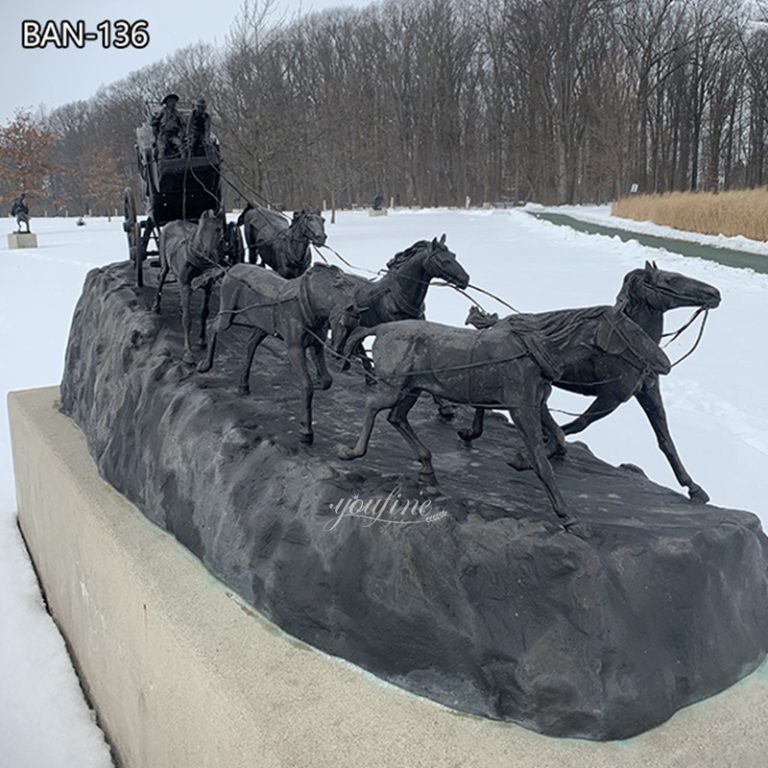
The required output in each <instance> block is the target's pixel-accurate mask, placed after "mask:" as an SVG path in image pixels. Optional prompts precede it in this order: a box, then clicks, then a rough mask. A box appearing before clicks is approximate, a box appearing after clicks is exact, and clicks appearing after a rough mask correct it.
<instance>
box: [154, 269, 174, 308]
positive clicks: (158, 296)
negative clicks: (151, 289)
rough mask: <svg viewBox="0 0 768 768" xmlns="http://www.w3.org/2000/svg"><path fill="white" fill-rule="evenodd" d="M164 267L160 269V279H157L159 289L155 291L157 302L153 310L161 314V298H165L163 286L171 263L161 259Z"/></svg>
mask: <svg viewBox="0 0 768 768" xmlns="http://www.w3.org/2000/svg"><path fill="white" fill-rule="evenodd" d="M161 261H162V267H161V269H160V279H159V280H158V281H157V291H155V303H154V304H153V305H152V311H153V312H157V313H158V314H160V300H161V299H162V298H163V286H164V285H165V279H166V278H167V277H168V270H169V269H170V268H171V265H170V264H168V262H167V261H166V260H165V259H161Z"/></svg>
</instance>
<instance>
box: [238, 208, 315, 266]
mask: <svg viewBox="0 0 768 768" xmlns="http://www.w3.org/2000/svg"><path fill="white" fill-rule="evenodd" d="M324 222H325V220H324V219H323V217H322V215H321V214H320V211H305V210H301V211H296V212H295V213H294V214H293V218H292V219H291V221H290V223H288V221H287V220H286V218H285V216H283V215H282V214H281V213H279V212H277V211H270V210H269V209H268V208H264V207H263V206H261V205H257V204H256V203H248V205H247V206H246V208H245V210H244V211H243V212H242V213H241V214H240V217H239V218H238V220H237V223H238V225H240V224H242V225H243V226H244V227H245V242H246V243H247V245H248V261H249V262H250V263H251V264H256V261H257V257H258V256H261V261H262V264H263V265H264V266H268V267H271V268H272V269H274V270H275V272H277V273H278V274H280V275H282V276H283V277H285V278H289V279H290V278H293V277H298V276H299V275H301V274H303V273H304V272H306V271H307V269H309V265H310V264H311V263H312V254H311V252H310V250H309V245H310V243H311V244H313V245H316V246H322V245H325V240H326V235H325V223H324Z"/></svg>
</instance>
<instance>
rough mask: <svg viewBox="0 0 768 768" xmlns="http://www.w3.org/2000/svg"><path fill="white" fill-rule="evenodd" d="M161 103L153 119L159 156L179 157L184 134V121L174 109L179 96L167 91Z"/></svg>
mask: <svg viewBox="0 0 768 768" xmlns="http://www.w3.org/2000/svg"><path fill="white" fill-rule="evenodd" d="M162 103H163V109H162V111H161V112H160V114H159V115H158V116H157V117H156V118H155V120H153V124H154V125H155V128H156V129H157V137H158V142H157V143H158V147H159V156H160V157H161V158H163V157H179V156H180V155H181V146H182V141H181V137H182V136H183V135H184V121H183V119H182V117H181V114H180V113H179V111H178V110H177V109H176V105H177V104H178V103H179V97H178V96H177V95H176V94H175V93H169V94H168V95H167V96H166V97H165V98H164V99H163V102H162Z"/></svg>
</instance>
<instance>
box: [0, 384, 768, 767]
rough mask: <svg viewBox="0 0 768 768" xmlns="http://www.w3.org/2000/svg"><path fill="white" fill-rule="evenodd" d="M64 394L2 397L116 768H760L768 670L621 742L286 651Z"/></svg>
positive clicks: (766, 744)
mask: <svg viewBox="0 0 768 768" xmlns="http://www.w3.org/2000/svg"><path fill="white" fill-rule="evenodd" d="M57 396H58V390H57V388H55V387H49V388H45V389H37V390H27V391H24V392H15V393H11V394H10V395H9V398H8V405H9V416H10V422H11V437H12V443H13V457H14V467H15V473H16V487H17V495H18V504H19V520H20V524H21V527H22V531H23V533H24V537H25V539H26V541H27V545H28V546H29V549H30V552H31V554H32V558H33V560H34V564H35V567H36V569H37V572H38V574H39V577H40V580H41V582H42V584H43V588H44V590H45V593H46V597H47V600H48V604H49V606H50V610H51V612H52V614H53V617H54V619H55V620H56V622H57V624H58V626H59V628H60V629H61V631H62V633H63V635H64V636H65V638H66V640H67V642H68V644H69V647H70V648H71V649H72V652H73V654H74V657H75V663H76V665H77V668H78V671H79V674H80V676H81V679H82V681H83V685H84V687H85V689H86V691H87V692H88V694H89V696H90V697H91V700H92V702H93V704H94V706H95V707H96V710H97V712H98V715H99V718H100V721H101V724H102V726H103V727H104V729H105V731H106V733H107V736H108V738H109V739H110V741H111V743H112V745H113V747H114V749H115V752H116V755H117V758H118V760H119V762H120V764H121V765H123V766H126V767H127V768H139V766H142V767H145V766H163V768H175V767H176V766H178V767H179V768H190V767H191V766H226V768H239V767H240V766H249V767H251V766H259V768H270V767H271V766H282V767H283V768H285V767H286V766H287V767H290V768H293V767H294V766H296V768H314V767H315V766H317V767H318V768H319V767H320V766H323V767H326V766H327V767H328V768H330V767H331V766H333V768H345V767H346V766H349V768H358V767H359V766H361V765H365V766H367V767H371V766H373V767H377V766H382V768H383V767H384V766H387V767H389V766H408V768H418V767H420V766H425V767H426V766H429V768H440V767H443V766H445V767H446V768H447V766H458V765H460V766H462V767H463V768H475V767H476V768H496V767H497V766H498V768H502V766H503V767H504V768H510V767H511V766H515V767H517V766H530V767H531V768H550V767H551V768H555V766H557V767H558V768H559V767H560V766H568V768H581V767H582V766H583V767H584V768H600V767H601V766H606V767H608V766H610V768H635V767H637V768H648V766H654V767H655V768H664V767H665V766H669V767H670V768H671V767H672V766H675V768H683V767H684V766H697V768H706V767H708V766H711V767H712V768H726V767H727V766H739V768H758V767H762V766H765V765H766V759H768V758H766V755H768V731H766V729H765V726H764V713H765V711H766V708H767V707H768V664H763V666H762V667H761V668H760V669H759V670H757V671H756V672H755V673H754V674H752V675H750V676H749V677H748V678H746V679H745V680H743V681H742V682H741V683H739V684H737V685H735V686H734V687H732V688H730V689H729V690H727V691H725V692H724V693H722V694H720V695H718V696H716V697H713V698H711V699H708V700H707V701H705V702H702V703H700V704H697V705H694V706H692V707H688V708H687V709H685V710H682V711H681V712H678V713H677V714H676V715H675V716H674V717H673V718H672V719H671V720H670V721H668V722H667V723H665V724H664V725H662V726H660V727H658V728H655V729H654V730H652V731H649V732H647V733H645V734H642V735H641V736H638V737H636V738H634V739H630V740H628V741H625V742H611V743H604V744H598V743H592V742H585V741H576V740H564V739H552V738H548V737H545V736H540V735H538V734H534V733H532V732H529V731H526V730H525V729H523V728H520V727H518V726H514V725H510V724H504V723H496V722H491V721H486V720H481V719H479V718H473V717H468V716H466V715H460V714H457V713H454V712H452V711H449V710H447V709H444V708H442V707H440V706H438V705H436V704H433V703H431V702H429V701H426V700H422V699H419V698H417V697H415V696H411V695H409V694H406V693H404V692H402V691H400V690H398V689H395V688H392V687H391V686H387V685H384V684H382V683H380V682H378V681H377V680H375V679H373V678H371V676H370V675H367V674H365V673H363V672H361V671H359V670H358V669H356V668H354V667H353V666H351V665H349V664H347V663H345V662H342V661H339V660H337V659H333V658H330V657H328V656H325V655H324V654H321V653H319V652H317V651H316V650H314V649H313V648H311V647H309V646H307V645H305V644H304V643H301V642H299V641H297V640H295V639H293V638H291V637H288V636H287V635H285V634H284V633H283V632H281V631H280V630H279V629H277V628H276V627H275V626H274V625H272V624H271V623H269V622H268V621H266V620H265V619H263V618H262V617H261V616H259V615H258V614H257V613H256V612H255V611H254V610H253V609H252V608H251V607H249V606H248V605H246V604H245V603H244V602H243V601H242V600H240V599H239V598H238V597H237V596H236V595H233V594H232V593H231V592H230V591H229V590H228V589H227V588H226V587H224V586H223V585H222V584H221V583H220V582H218V581H217V580H216V579H214V578H213V577H212V576H211V575H210V574H209V573H208V572H207V571H206V570H205V568H203V567H202V565H200V563H199V562H198V561H197V560H196V559H195V558H193V557H192V555H191V554H189V552H187V550H185V549H184V548H183V547H181V546H180V545H179V544H178V543H177V542H176V541H175V540H174V539H173V538H171V537H170V536H169V535H168V534H166V533H165V532H164V531H161V530H160V529H159V528H157V527H156V526H154V525H152V524H151V523H150V522H149V521H147V520H146V518H144V517H143V515H142V514H141V513H140V512H139V511H138V510H137V509H136V508H135V507H134V506H133V505H132V504H131V503H130V502H128V501H127V500H126V499H125V498H124V497H123V496H121V495H120V494H119V493H117V492H116V491H115V490H114V489H113V488H112V487H111V486H109V485H108V484H107V483H105V482H104V481H103V480H102V479H101V478H100V476H99V475H98V473H97V471H96V467H95V465H94V463H93V460H92V459H91V457H90V455H89V453H88V450H87V448H86V445H85V441H84V438H83V436H82V434H81V432H80V431H79V429H78V428H77V427H76V426H75V424H74V423H73V422H72V421H71V420H69V419H68V418H66V417H64V416H62V415H61V414H60V413H59V412H58V410H57V407H56V398H57Z"/></svg>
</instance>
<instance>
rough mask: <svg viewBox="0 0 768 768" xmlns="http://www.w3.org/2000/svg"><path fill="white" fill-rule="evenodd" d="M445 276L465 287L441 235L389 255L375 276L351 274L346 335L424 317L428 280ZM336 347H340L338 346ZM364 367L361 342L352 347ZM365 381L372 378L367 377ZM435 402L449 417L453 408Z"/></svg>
mask: <svg viewBox="0 0 768 768" xmlns="http://www.w3.org/2000/svg"><path fill="white" fill-rule="evenodd" d="M433 278H435V279H440V280H445V282H447V283H449V284H450V285H455V286H456V287H457V288H466V287H467V285H468V284H469V275H468V274H467V273H466V272H465V271H464V268H463V267H462V266H461V264H459V262H458V260H457V259H456V254H455V253H453V252H452V251H450V250H449V249H448V247H447V246H446V244H445V235H443V236H442V237H441V238H440V240H438V239H437V238H433V239H432V241H431V242H430V241H429V240H419V241H418V242H416V243H414V244H413V245H412V246H411V247H410V248H407V249H406V250H404V251H401V252H400V253H397V254H395V256H394V257H393V258H392V259H390V261H389V262H388V263H387V272H386V274H385V275H384V276H383V277H381V278H379V279H377V280H365V279H363V278H360V277H354V278H353V279H354V280H356V281H357V288H356V290H355V293H354V301H353V303H352V304H350V305H349V306H348V307H347V308H346V309H347V311H348V312H347V315H346V317H347V318H348V319H350V320H352V319H353V318H354V319H353V320H352V322H351V323H350V325H348V327H347V329H346V330H347V335H348V333H349V332H350V331H351V330H352V325H354V326H364V327H368V328H371V327H373V326H376V325H379V324H380V323H388V322H392V321H394V320H418V319H423V318H424V299H425V298H426V296H427V290H428V289H429V284H430V281H431V280H432V279H433ZM344 341H345V335H344V334H343V333H341V334H339V344H340V346H343V344H344ZM337 351H341V350H340V349H338V350H337ZM354 354H355V355H357V356H359V357H360V358H361V359H362V361H363V365H364V367H365V370H366V371H369V370H370V361H369V360H368V358H367V357H366V356H365V353H364V352H363V350H362V347H361V346H358V347H357V349H355V350H354ZM368 381H369V383H371V382H372V379H370V377H369V378H368ZM436 402H437V403H438V406H439V410H440V415H441V416H442V417H443V418H446V419H449V418H451V417H452V416H453V408H451V407H450V406H448V405H446V404H445V403H442V402H440V401H439V400H438V399H436Z"/></svg>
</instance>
